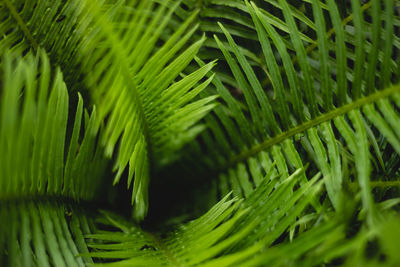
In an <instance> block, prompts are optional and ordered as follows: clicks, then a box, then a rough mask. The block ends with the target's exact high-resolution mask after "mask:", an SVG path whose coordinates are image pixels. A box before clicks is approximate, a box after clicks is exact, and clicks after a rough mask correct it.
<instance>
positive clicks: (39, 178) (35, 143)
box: [0, 50, 106, 266]
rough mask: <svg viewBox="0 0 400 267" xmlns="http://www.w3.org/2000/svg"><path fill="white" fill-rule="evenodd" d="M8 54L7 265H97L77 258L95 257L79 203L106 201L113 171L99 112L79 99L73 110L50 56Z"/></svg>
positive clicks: (3, 171)
mask: <svg viewBox="0 0 400 267" xmlns="http://www.w3.org/2000/svg"><path fill="white" fill-rule="evenodd" d="M2 55H3V58H2V60H1V64H0V68H1V73H2V77H1V84H2V85H1V101H0V105H1V113H0V151H1V163H0V201H1V205H0V225H1V227H0V264H1V265H4V266H31V265H37V266H54V265H57V266H84V265H85V262H91V260H90V259H88V260H83V259H81V258H76V257H75V256H76V255H77V254H78V253H83V252H87V251H88V250H87V247H86V244H85V240H84V238H83V235H84V234H88V233H90V230H89V228H88V226H87V222H86V220H87V217H86V215H85V214H84V212H83V211H82V210H83V209H81V208H79V207H78V206H77V205H76V203H78V202H79V201H82V200H95V199H97V198H98V197H99V193H100V190H101V189H102V188H101V187H102V185H103V184H104V183H103V178H104V170H105V167H106V161H105V158H104V157H103V154H104V152H103V150H102V149H101V147H100V146H99V143H98V142H97V140H96V139H97V138H98V135H99V125H98V123H97V120H96V117H95V116H96V112H95V110H93V111H92V113H91V115H90V116H89V114H88V113H87V112H86V111H85V116H84V115H83V112H84V109H83V101H82V97H81V96H80V95H78V101H77V102H78V103H77V107H76V111H74V110H73V108H71V109H70V108H69V107H68V106H69V99H68V92H67V88H66V85H65V83H64V81H63V77H62V73H61V71H60V70H59V69H58V68H57V69H55V70H52V68H51V65H50V63H49V59H48V57H47V55H46V53H45V52H44V51H43V50H39V53H38V55H37V56H36V57H34V56H32V54H28V55H27V56H26V57H25V59H22V58H21V57H20V56H19V55H16V54H14V53H12V52H10V51H4V53H2ZM69 112H72V114H69ZM67 121H72V122H73V123H72V125H73V127H72V128H71V129H69V128H68V127H67ZM71 200H73V201H75V204H70V203H72V202H71ZM72 213H74V214H73V216H72ZM71 216H72V217H71Z"/></svg>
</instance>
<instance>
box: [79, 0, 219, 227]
mask: <svg viewBox="0 0 400 267" xmlns="http://www.w3.org/2000/svg"><path fill="white" fill-rule="evenodd" d="M124 4H125V5H133V6H135V5H134V3H133V2H132V3H131V2H130V1H126V3H124ZM153 5H154V3H152V2H151V1H148V2H142V3H140V4H139V5H137V6H135V8H136V9H137V10H136V12H135V13H132V12H124V13H123V16H122V17H120V18H118V20H117V21H114V20H112V19H108V18H107V17H106V16H104V13H103V11H102V10H101V6H99V5H98V3H96V2H90V1H88V2H87V3H85V6H86V8H87V9H88V12H90V13H91V14H92V16H93V21H92V25H91V27H92V29H93V39H91V40H88V42H87V43H86V44H85V46H84V47H83V50H82V51H81V53H82V55H84V56H85V57H87V60H86V61H85V62H83V68H84V69H87V70H90V71H89V72H88V73H86V81H87V83H88V87H89V91H90V92H91V93H92V96H93V100H94V102H95V103H96V105H97V106H98V108H99V110H101V113H100V114H99V120H100V121H103V120H107V123H106V126H105V134H104V138H103V139H102V140H103V141H102V142H103V144H104V146H105V153H106V155H108V156H111V155H112V154H113V152H114V150H115V146H116V144H117V142H118V140H119V139H121V141H120V145H119V150H118V156H117V159H116V162H115V168H114V170H115V171H116V172H117V173H116V176H115V179H114V184H115V183H118V182H119V180H120V178H121V175H122V173H123V172H124V170H125V169H126V167H127V165H128V164H129V175H128V189H129V187H130V186H131V184H132V180H133V176H135V178H134V181H133V191H132V204H133V205H134V217H135V218H137V219H138V220H142V219H143V218H144V216H145V215H146V213H147V208H148V197H147V194H148V193H147V191H148V189H147V188H148V184H149V176H150V168H157V165H155V163H157V164H158V165H164V164H166V162H167V161H168V160H170V158H169V157H173V154H174V153H176V152H177V150H179V149H180V148H181V147H182V146H183V144H185V143H187V142H189V141H191V140H193V139H194V137H195V136H196V135H197V134H198V133H199V132H200V131H201V130H202V129H203V127H201V126H199V125H196V123H197V122H198V121H199V120H200V119H201V118H202V117H204V115H205V114H207V112H208V111H209V110H211V109H212V108H213V107H214V106H215V104H214V103H212V102H213V100H214V99H215V98H216V97H215V96H210V97H207V98H204V99H200V100H195V98H196V96H197V95H198V94H199V93H200V92H201V91H202V90H204V88H206V87H207V85H208V84H209V83H210V81H211V80H212V78H209V79H207V80H202V79H203V78H204V77H205V75H206V74H207V73H208V71H209V70H210V69H211V68H212V67H213V65H214V64H215V63H214V62H211V63H209V64H207V65H206V66H204V67H203V68H200V69H198V70H196V71H194V72H192V73H191V74H189V75H187V76H185V77H183V78H180V77H179V75H180V73H181V72H182V71H183V70H184V69H185V67H186V66H187V65H188V64H189V63H190V62H191V61H192V60H193V58H194V56H195V55H196V53H197V51H198V50H199V49H200V47H201V46H202V44H203V42H204V40H205V39H204V38H201V39H200V40H198V41H197V42H195V43H193V44H192V45H190V46H189V47H187V48H185V47H184V46H185V44H186V41H187V40H188V38H189V37H190V36H191V35H192V34H193V30H191V29H190V28H189V26H190V25H191V23H192V22H193V19H194V18H195V16H196V13H194V14H193V15H191V16H190V17H189V18H188V19H187V21H185V22H184V23H183V24H182V25H181V26H180V27H179V28H178V29H177V30H176V31H175V33H174V34H172V35H171V38H170V39H169V40H168V41H166V42H165V43H164V44H163V45H162V46H160V47H159V50H158V51H157V52H152V51H153V50H154V49H155V48H156V42H157V41H158V40H159V38H160V34H161V33H162V31H163V29H164V28H165V27H166V25H167V23H168V21H169V19H170V17H171V15H172V13H173V12H174V10H175V9H176V7H177V6H178V5H179V2H178V3H176V4H174V5H173V6H172V7H171V8H170V9H168V8H167V6H165V5H161V6H159V7H158V8H156V9H155V13H154V16H149V15H150V13H148V14H149V15H145V16H143V14H146V11H147V10H153ZM123 7H124V5H121V6H120V7H118V6H116V7H115V8H116V10H115V13H116V14H118V13H120V12H121V13H122V11H123V9H122V8H123ZM119 9H120V10H119ZM165 13H166V15H165ZM164 15H165V16H164ZM121 23H126V24H125V25H124V28H122V29H119V28H118V26H119V24H121ZM141 24H146V25H148V26H147V27H143V28H142V27H140V26H138V25H141ZM99 42H100V43H104V46H102V47H99V46H98V45H97V44H98V43H99ZM103 74H104V75H103Z"/></svg>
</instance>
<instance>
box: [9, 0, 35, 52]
mask: <svg viewBox="0 0 400 267" xmlns="http://www.w3.org/2000/svg"><path fill="white" fill-rule="evenodd" d="M4 2H5V3H6V6H7V8H8V10H10V13H11V15H12V16H13V18H14V19H15V20H16V22H17V24H18V25H19V27H21V30H22V31H23V33H24V35H25V36H26V38H27V39H28V40H29V42H30V43H31V45H32V48H33V50H34V51H37V49H38V47H39V45H38V43H37V42H36V40H35V38H33V35H32V33H31V32H30V30H29V29H28V27H27V26H26V24H25V22H24V20H23V19H22V18H21V16H20V15H19V14H18V11H17V10H16V9H15V7H14V5H13V4H12V3H11V2H10V1H9V0H4Z"/></svg>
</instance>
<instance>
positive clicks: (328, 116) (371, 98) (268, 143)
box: [220, 84, 400, 171]
mask: <svg viewBox="0 0 400 267" xmlns="http://www.w3.org/2000/svg"><path fill="white" fill-rule="evenodd" d="M398 92H400V84H397V85H394V86H392V87H389V88H387V89H384V90H382V91H378V92H376V93H374V94H371V95H368V96H365V97H362V98H360V99H358V100H356V101H354V102H352V103H349V104H346V105H344V106H341V107H339V108H336V109H334V110H332V111H330V112H328V113H325V114H322V115H320V116H318V117H316V118H315V119H313V120H310V121H307V122H304V123H302V124H300V125H298V126H296V127H294V128H292V129H289V130H287V131H285V132H282V133H281V134H278V135H276V136H274V137H272V138H270V139H268V140H265V141H264V142H262V143H259V144H256V145H254V146H253V147H251V148H250V149H248V150H245V151H243V152H242V153H240V154H237V155H235V156H233V157H232V158H231V159H230V160H229V161H228V163H227V164H225V166H223V168H220V171H223V170H226V169H228V168H229V167H232V166H234V165H235V164H236V163H239V162H242V161H244V160H246V159H249V158H250V157H252V156H254V155H256V154H258V153H259V152H261V151H264V150H266V149H268V148H270V147H272V146H274V145H276V144H279V143H280V142H282V141H284V140H286V139H288V138H290V137H293V136H295V135H296V134H299V133H302V132H305V131H307V130H308V129H310V128H312V127H315V126H317V125H320V124H322V123H324V122H327V121H330V120H332V119H334V118H336V117H339V116H342V115H344V114H346V113H348V112H350V111H352V110H355V109H358V108H360V107H362V106H365V105H368V104H371V103H374V102H376V101H378V100H380V99H382V98H385V97H388V96H390V95H392V94H394V93H398Z"/></svg>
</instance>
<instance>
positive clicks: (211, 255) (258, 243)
mask: <svg viewBox="0 0 400 267" xmlns="http://www.w3.org/2000/svg"><path fill="white" fill-rule="evenodd" d="M301 173H302V170H298V171H296V172H295V173H293V174H292V175H291V176H290V177H289V178H288V179H287V180H286V181H284V182H278V180H277V179H265V180H264V182H263V184H262V185H260V186H259V187H258V188H257V189H256V190H255V191H254V192H253V193H252V194H251V196H250V197H249V198H248V199H247V200H244V201H238V199H237V198H234V199H231V200H228V197H229V195H230V194H228V195H227V196H225V197H224V198H223V199H222V200H221V201H220V202H219V203H217V204H216V205H215V206H213V207H212V208H211V209H210V210H209V211H208V212H207V213H206V214H204V215H203V216H201V217H200V218H198V219H196V220H193V221H191V222H189V223H187V224H185V225H181V226H179V228H177V229H176V230H172V231H170V232H169V234H168V235H167V236H165V237H164V236H160V235H159V234H156V233H148V232H146V231H144V230H142V229H141V228H140V227H139V226H136V225H131V224H129V223H124V222H121V221H120V220H118V219H117V218H114V217H111V215H110V217H109V219H108V221H106V222H104V220H102V221H101V223H105V224H106V225H109V226H112V227H115V228H119V230H120V231H121V232H120V233H116V232H114V231H111V232H110V231H104V232H101V233H98V234H92V235H88V236H87V238H91V239H93V240H94V242H93V243H92V242H91V243H89V244H88V246H89V247H91V248H93V249H94V250H95V251H94V252H92V253H89V254H88V255H90V256H92V257H100V258H112V259H125V258H126V260H123V261H119V262H114V263H112V265H113V266H114V265H115V266H120V265H121V266H125V265H129V266H141V265H142V264H150V265H154V266H198V265H200V266H231V265H232V264H237V263H240V262H241V261H243V260H244V259H246V258H248V257H251V256H253V255H256V254H257V253H259V252H260V251H261V249H262V248H263V247H265V246H268V245H270V244H272V243H273V242H274V241H276V240H277V239H278V237H279V236H280V235H281V234H282V233H283V232H284V231H285V230H286V228H287V227H288V226H289V225H290V224H291V223H293V222H294V221H295V219H296V217H297V216H298V215H299V214H300V213H301V212H302V211H303V210H304V208H306V207H307V205H308V204H309V203H310V201H311V199H312V197H313V196H314V195H315V194H316V193H317V192H318V191H319V189H320V187H321V186H320V185H321V183H319V184H315V182H316V181H317V179H318V176H316V177H314V178H313V179H312V180H311V181H310V182H309V183H308V184H307V185H306V186H304V187H302V188H301V189H299V190H295V193H294V194H292V192H293V190H294V187H295V186H296V184H297V179H296V178H297V177H298V176H299V174H301ZM262 199H264V201H261V200H262ZM287 212H290V214H291V215H290V216H286V213H287ZM270 214H274V216H272V217H269V219H268V220H267V216H270ZM98 227H99V228H101V225H99V226H98ZM243 247H249V248H250V250H249V252H250V253H245V254H243V253H242V251H241V248H243ZM218 255H222V256H219V257H217V258H216V256H218ZM232 258H233V260H232Z"/></svg>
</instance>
